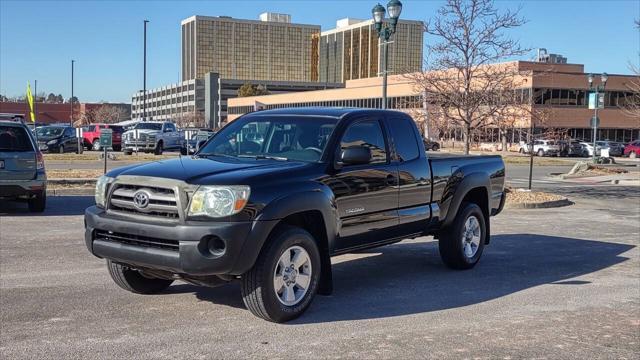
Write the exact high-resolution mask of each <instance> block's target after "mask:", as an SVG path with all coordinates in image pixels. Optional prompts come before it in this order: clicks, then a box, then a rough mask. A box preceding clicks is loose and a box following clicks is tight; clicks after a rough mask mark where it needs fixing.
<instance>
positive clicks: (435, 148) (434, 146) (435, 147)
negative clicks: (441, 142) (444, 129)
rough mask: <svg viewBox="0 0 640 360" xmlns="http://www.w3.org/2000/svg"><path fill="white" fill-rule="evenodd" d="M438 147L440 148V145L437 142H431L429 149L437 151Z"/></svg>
mask: <svg viewBox="0 0 640 360" xmlns="http://www.w3.org/2000/svg"><path fill="white" fill-rule="evenodd" d="M439 149H440V147H439V146H438V144H433V145H432V146H431V150H433V151H438V150H439Z"/></svg>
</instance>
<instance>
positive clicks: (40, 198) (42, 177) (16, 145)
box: [0, 117, 47, 212]
mask: <svg viewBox="0 0 640 360" xmlns="http://www.w3.org/2000/svg"><path fill="white" fill-rule="evenodd" d="M0 199H3V200H7V199H8V200H22V201H27V203H28V204H29V210H30V211H32V212H42V211H44V209H45V207H46V202H47V175H46V173H45V170H44V158H43V157H42V153H41V152H40V151H39V150H38V147H37V146H36V141H35V138H34V136H33V133H32V132H31V131H30V130H29V128H28V127H27V126H26V125H25V124H24V123H23V122H22V120H20V119H3V118H2V117H0Z"/></svg>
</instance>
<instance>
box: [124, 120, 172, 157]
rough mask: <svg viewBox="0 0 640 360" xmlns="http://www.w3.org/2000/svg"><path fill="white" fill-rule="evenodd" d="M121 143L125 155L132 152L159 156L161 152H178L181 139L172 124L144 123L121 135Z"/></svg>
mask: <svg viewBox="0 0 640 360" xmlns="http://www.w3.org/2000/svg"><path fill="white" fill-rule="evenodd" d="M122 143H123V146H122V151H123V152H124V153H125V155H131V153H132V152H134V151H141V152H153V153H154V154H156V155H161V154H162V151H163V150H180V149H181V148H182V145H183V137H182V135H181V132H180V131H179V130H178V129H177V128H176V125H175V124H174V123H172V122H154V121H145V122H139V123H137V124H136V126H135V127H134V128H133V129H132V130H129V131H126V132H125V133H124V134H122Z"/></svg>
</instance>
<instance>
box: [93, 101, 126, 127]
mask: <svg viewBox="0 0 640 360" xmlns="http://www.w3.org/2000/svg"><path fill="white" fill-rule="evenodd" d="M128 117H129V113H128V112H127V110H125V109H124V108H123V107H122V106H116V105H106V104H105V105H102V106H100V107H98V108H97V109H95V110H94V111H93V118H94V119H93V120H94V122H101V123H105V124H114V123H117V122H120V121H123V120H126V119H127V118H128Z"/></svg>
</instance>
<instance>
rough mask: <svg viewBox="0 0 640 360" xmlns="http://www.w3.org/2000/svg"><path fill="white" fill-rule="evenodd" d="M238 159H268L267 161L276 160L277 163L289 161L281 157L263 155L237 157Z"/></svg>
mask: <svg viewBox="0 0 640 360" xmlns="http://www.w3.org/2000/svg"><path fill="white" fill-rule="evenodd" d="M238 157H240V158H252V159H261V160H262V159H269V160H278V161H289V159H288V158H286V157H282V156H272V155H264V154H258V155H238Z"/></svg>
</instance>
